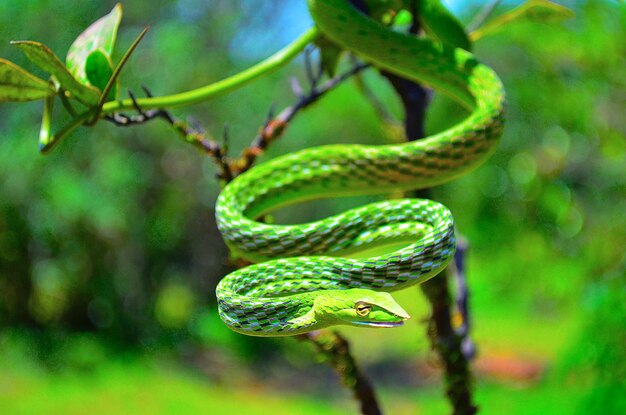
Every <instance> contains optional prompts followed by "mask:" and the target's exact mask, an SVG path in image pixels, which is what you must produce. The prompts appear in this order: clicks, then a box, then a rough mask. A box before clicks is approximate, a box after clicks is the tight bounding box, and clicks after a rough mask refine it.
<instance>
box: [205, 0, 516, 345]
mask: <svg viewBox="0 0 626 415" xmlns="http://www.w3.org/2000/svg"><path fill="white" fill-rule="evenodd" d="M309 9H310V12H311V15H312V17H313V20H314V22H315V25H316V28H317V30H319V31H320V32H321V33H323V35H324V36H326V37H327V38H329V39H330V40H332V41H333V42H335V43H336V44H338V45H340V46H341V47H343V48H345V49H348V50H350V51H352V52H354V53H355V54H357V55H358V56H360V57H361V58H362V59H364V60H365V61H367V62H370V63H372V64H373V65H375V66H377V67H380V68H383V69H385V70H387V71H389V72H392V73H394V74H396V75H399V76H402V77H404V78H407V79H410V80H414V81H419V82H422V83H425V84H427V85H428V86H430V87H432V88H434V89H435V90H437V91H440V92H442V93H445V94H447V95H448V96H450V97H452V98H453V99H455V100H456V101H458V102H459V103H461V104H462V105H464V106H465V107H467V108H468V110H469V112H470V114H469V116H468V117H467V118H466V119H465V120H464V121H462V122H461V123H459V124H457V125H455V126H454V127H452V128H450V129H448V130H446V131H443V132H441V133H438V134H436V135H433V136H430V137H427V138H426V139H423V140H420V141H416V142H408V143H403V144H395V145H380V146H364V145H340V144H337V145H329V146H322V147H315V148H310V149H305V150H302V151H299V152H296V153H292V154H288V155H285V156H282V157H279V158H276V159H273V160H271V161H269V162H266V163H263V164H261V165H259V166H256V167H254V168H253V169H251V170H250V171H248V172H246V173H244V174H242V175H240V176H239V177H237V178H236V179H235V180H233V181H232V182H230V183H229V184H228V185H227V186H226V187H225V188H224V190H223V191H222V193H221V194H220V196H219V198H218V201H217V207H216V216H217V223H218V227H219V229H220V231H221V233H222V235H223V237H224V239H225V241H226V243H227V244H228V245H229V247H230V248H231V249H232V251H233V252H234V253H235V254H237V255H239V256H241V257H243V258H246V259H248V260H250V261H252V262H256V263H257V264H255V265H251V266H249V267H246V268H243V269H240V270H238V271H235V272H233V273H231V274H229V275H228V276H226V277H225V278H224V279H222V280H221V281H220V283H219V284H218V287H217V290H216V294H217V299H218V309H219V314H220V317H221V318H222V320H223V321H224V322H225V323H226V324H227V325H228V326H229V327H230V328H231V329H233V330H235V331H237V332H240V333H243V334H248V335H254V336H289V335H296V334H301V333H305V332H308V331H312V330H317V329H320V328H324V327H328V326H332V325H339V324H344V325H352V326H365V327H393V326H398V325H401V324H402V323H403V322H404V321H405V320H406V319H408V318H409V315H408V314H407V313H406V311H404V310H403V309H402V307H401V306H400V305H398V304H397V303H396V302H395V300H394V299H393V298H392V297H391V295H390V294H389V292H390V291H395V290H399V289H402V288H405V287H407V286H410V285H414V284H419V283H422V282H424V281H426V280H428V279H429V278H432V277H433V276H435V275H437V274H438V273H439V272H440V271H442V270H443V269H444V268H445V267H446V265H447V264H448V263H449V261H450V260H451V258H452V256H453V254H454V251H455V235H454V222H453V219H452V215H451V213H450V211H449V210H448V209H447V208H446V207H445V206H443V205H441V204H439V203H437V202H434V201H430V200H422V199H403V200H389V201H383V202H378V203H373V204H369V205H366V206H362V207H358V208H355V209H353V210H350V211H347V212H344V213H341V214H339V215H336V216H332V217H328V218H326V219H323V220H319V221H316V222H311V223H305V224H299V225H270V224H265V223H262V222H260V221H257V220H256V219H257V218H259V217H261V216H263V215H264V214H266V213H268V212H270V211H272V210H274V209H276V208H278V207H282V206H285V205H289V204H293V203H298V202H302V201H306V200H311V199H315V198H325V197H335V196H346V195H361V194H381V193H385V192H390V191H393V190H410V189H418V188H425V187H430V186H433V185H438V184H441V183H444V182H447V181H449V180H452V179H454V178H456V177H458V176H460V175H462V174H464V173H467V172H468V171H470V170H472V169H474V168H476V167H477V166H479V165H480V164H481V163H483V162H484V161H485V160H486V159H487V158H488V157H489V156H490V155H491V153H492V152H493V151H494V149H495V147H496V145H497V142H498V139H499V137H500V135H501V132H502V126H503V113H504V89H503V86H502V84H501V82H500V80H499V79H498V77H497V75H496V74H495V72H494V71H493V70H492V69H490V68H489V67H487V66H486V65H483V64H481V63H479V62H478V61H477V60H476V58H475V57H474V56H473V55H472V54H471V53H470V52H467V51H465V50H462V49H458V48H457V49H455V48H452V47H449V46H445V45H441V44H437V43H434V42H432V41H430V40H428V39H425V38H416V37H412V36H408V35H405V34H402V33H399V32H396V31H393V30H392V29H390V28H388V27H385V26H384V25H382V24H379V23H378V22H376V21H374V20H372V19H370V18H368V17H367V16H365V15H363V14H362V13H360V12H359V11H358V10H356V9H355V8H354V7H353V6H352V5H351V4H350V3H349V2H348V1H347V0H309ZM389 247H397V249H395V250H393V251H391V252H390V253H389ZM385 248H386V251H385V252H386V253H383V254H377V250H378V251H379V252H382V249H385Z"/></svg>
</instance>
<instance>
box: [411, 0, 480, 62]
mask: <svg viewBox="0 0 626 415" xmlns="http://www.w3.org/2000/svg"><path fill="white" fill-rule="evenodd" d="M417 7H418V10H417V12H418V17H419V20H420V23H421V24H422V27H423V28H424V30H426V32H427V33H428V34H429V35H431V36H432V37H434V38H435V39H438V40H439V41H440V42H441V43H443V44H446V45H450V46H454V47H456V48H461V49H465V50H471V48H472V45H471V42H470V40H469V38H468V36H467V34H466V33H465V29H464V28H463V25H462V24H461V22H459V21H458V20H457V18H456V17H455V16H454V15H453V14H452V13H450V11H449V10H448V9H447V8H446V7H445V6H444V5H443V4H442V3H441V1H440V0H422V1H418V2H417Z"/></svg>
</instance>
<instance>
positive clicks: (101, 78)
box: [85, 49, 119, 101]
mask: <svg viewBox="0 0 626 415" xmlns="http://www.w3.org/2000/svg"><path fill="white" fill-rule="evenodd" d="M85 74H86V75H87V79H88V80H89V83H90V84H91V85H93V86H95V87H96V88H98V89H99V90H100V92H104V90H105V88H106V86H107V83H108V82H109V79H111V75H113V62H111V59H110V58H109V56H108V55H106V54H105V53H104V52H103V51H102V50H100V49H98V50H94V51H93V52H91V53H90V54H89V56H88V57H87V61H86V62H85ZM117 83H118V82H116V83H114V84H113V87H112V88H111V91H110V92H109V94H108V96H107V97H106V99H105V101H111V100H114V99H115V97H116V96H117V95H116V94H117V90H118V89H119V88H117V86H118V85H116V84H117Z"/></svg>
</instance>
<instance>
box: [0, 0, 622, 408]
mask: <svg viewBox="0 0 626 415" xmlns="http://www.w3.org/2000/svg"><path fill="white" fill-rule="evenodd" d="M282 3H285V2H278V1H232V0H228V1H226V0H216V1H194V0H180V1H165V0H163V1H151V2H148V1H132V2H126V3H124V19H123V22H122V27H121V29H120V34H119V37H118V50H117V52H116V55H115V57H116V58H117V59H119V57H120V56H121V53H122V51H123V49H124V48H126V47H127V46H128V45H129V44H130V43H131V42H132V40H133V38H134V37H135V36H136V35H137V34H138V33H139V31H140V30H141V29H142V28H143V27H144V26H145V25H146V24H150V25H152V27H151V29H150V31H149V33H148V35H147V37H146V38H145V40H144V41H143V42H142V43H141V45H140V46H139V49H138V51H137V52H136V54H135V55H134V56H133V57H132V59H131V62H130V63H129V65H128V66H127V68H126V70H125V71H124V73H123V75H122V85H123V91H125V90H126V89H131V90H133V91H135V92H137V93H139V91H140V90H141V85H144V84H145V85H147V86H149V87H150V89H151V90H152V91H153V93H155V94H166V93H172V92H177V91H183V90H187V89H191V88H194V87H197V86H200V85H203V84H207V83H210V82H213V81H216V80H219V79H221V78H223V77H225V76H227V75H229V74H233V73H235V72H236V71H238V70H241V69H243V68H245V67H247V66H249V65H250V64H252V63H254V62H255V61H257V60H258V59H260V58H262V57H264V56H267V55H269V54H270V53H272V52H274V51H275V50H277V49H278V48H280V47H282V46H283V45H285V44H287V43H288V42H289V40H291V39H293V38H294V37H295V36H296V35H297V34H298V33H299V31H300V30H303V29H304V28H306V27H307V25H308V20H307V19H308V17H307V15H306V9H305V7H304V4H299V3H304V2H297V3H298V5H296V2H293V3H292V2H286V3H287V4H289V5H286V4H282ZM114 4H115V3H114V2H111V1H80V2H79V1H74V2H71V1H69V2H68V1H61V0H55V1H43V0H40V1H37V0H25V1H13V0H10V1H3V2H0V56H2V57H4V58H7V59H9V60H11V61H13V62H16V63H18V64H19V65H21V66H24V67H25V68H28V69H29V70H31V71H32V72H33V73H36V74H38V75H39V76H42V77H44V74H43V73H41V72H39V71H38V70H37V69H36V68H34V67H33V66H32V65H31V64H29V63H28V62H27V61H26V59H25V58H24V57H23V56H22V55H21V53H20V52H19V50H17V49H16V48H12V47H10V46H9V45H8V41H9V40H25V39H29V40H37V41H42V42H44V43H46V44H47V45H48V46H50V47H51V48H52V50H53V51H55V52H56V53H57V55H59V56H65V53H66V51H67V48H68V47H69V45H70V44H71V42H72V40H73V39H74V38H75V37H76V36H77V35H78V34H79V33H80V32H81V31H82V30H83V29H84V28H85V27H87V26H88V25H89V24H90V23H91V22H92V21H94V20H95V19H97V18H98V17H100V16H102V15H104V14H106V13H108V11H109V10H110V9H111V8H112V7H113V5H114ZM513 4H514V3H507V2H505V3H504V4H503V5H501V6H500V7H499V8H498V9H497V11H496V14H498V13H501V12H503V11H505V10H507V9H510V8H511V7H512V5H513ZM515 4H517V3H515ZM562 4H566V5H568V6H570V7H572V8H573V9H574V11H575V12H576V17H575V18H574V19H573V20H569V21H567V22H564V23H555V24H536V23H523V24H516V25H511V26H510V27H506V28H505V29H504V30H502V31H500V32H499V33H497V34H494V35H493V36H490V37H487V38H485V39H483V40H480V41H479V42H478V43H477V44H476V53H477V55H478V56H479V57H480V59H481V60H483V61H484V62H486V63H487V64H489V65H490V66H492V67H493V68H495V69H496V71H497V72H498V73H499V74H500V76H501V77H502V79H503V81H504V83H505V85H506V88H507V93H508V102H509V111H508V120H507V125H506V130H505V134H504V137H503V139H502V143H501V145H500V147H499V149H498V151H497V152H496V154H495V155H494V156H493V157H492V158H491V159H490V160H489V161H488V162H487V163H486V164H485V165H484V166H482V167H481V168H480V169H478V170H476V171H475V172H472V173H471V174H468V175H466V176H465V177H463V178H460V179H458V180H456V181H454V182H453V183H450V184H447V185H444V186H441V187H439V188H437V189H435V190H434V195H435V196H436V198H437V199H438V200H441V201H443V202H444V203H445V204H447V205H448V206H449V207H450V208H451V210H452V212H453V213H454V215H455V218H456V220H457V224H458V230H459V232H460V233H461V234H462V235H464V236H465V237H466V238H467V239H468V240H469V241H470V244H471V249H470V252H469V254H468V270H467V273H468V279H469V284H470V289H471V298H470V303H471V312H472V314H471V318H472V328H473V333H472V335H473V338H474V340H475V341H476V343H477V345H478V350H479V355H478V358H477V360H476V361H475V363H474V367H475V371H476V377H477V380H476V383H475V386H476V396H477V400H478V403H479V405H480V406H481V407H482V410H483V412H482V413H485V414H501V413H509V414H535V413H537V414H538V413H541V414H571V413H580V414H589V413H603V414H619V413H626V398H625V397H624V384H623V382H624V378H626V368H625V363H624V361H625V360H626V359H625V358H626V356H625V353H624V345H625V344H626V306H625V303H626V290H625V284H624V282H625V277H626V275H625V265H624V263H625V246H626V213H625V212H626V174H625V173H626V123H625V122H624V118H623V116H624V112H625V110H626V94H625V93H624V91H625V90H626V70H625V69H624V68H626V7H625V6H624V5H623V4H621V5H620V3H619V2H616V1H608V0H607V1H577V2H568V3H566V2H563V3H562ZM455 10H456V11H457V12H458V15H459V16H460V17H461V18H462V20H463V21H465V22H467V21H469V20H471V17H472V16H473V15H474V13H475V9H474V8H473V7H472V6H471V5H470V6H467V7H458V8H457V9H455ZM343 68H344V69H345V66H343ZM290 77H296V78H298V79H299V80H300V81H301V83H302V84H303V85H304V86H306V77H305V74H304V70H303V66H302V61H301V60H298V61H296V62H295V63H294V64H292V65H290V66H289V67H287V68H285V69H283V70H281V71H279V72H277V73H275V74H272V75H270V76H268V77H265V78H263V79H261V80H260V81H258V82H255V83H253V84H252V85H250V86H248V87H246V88H244V89H242V90H239V91H236V92H234V93H232V94H230V95H228V96H226V97H223V98H220V99H217V100H212V101H209V102H206V103H203V104H201V105H196V106H193V107H190V108H184V109H179V110H176V111H175V113H176V115H178V116H180V117H183V118H186V119H189V120H194V122H198V123H199V124H201V125H202V126H204V127H205V128H207V129H208V130H209V131H211V132H213V133H214V135H215V136H216V137H217V139H218V140H219V139H221V138H220V137H221V135H222V130H223V128H224V124H228V126H229V131H230V139H229V145H230V153H231V154H233V155H236V154H238V153H239V151H240V150H241V149H243V148H244V147H245V146H246V145H247V144H248V143H249V142H250V141H251V140H252V138H253V137H254V135H255V134H256V132H257V130H258V128H259V126H260V125H262V123H263V121H264V119H265V117H266V114H267V112H268V109H269V108H270V106H271V105H272V104H275V105H276V108H279V109H280V108H283V107H284V106H287V105H290V104H291V103H293V102H294V100H295V98H294V96H293V94H292V93H291V92H290V87H289V82H288V80H289V78H290ZM364 79H365V81H366V82H367V84H368V85H369V86H370V87H371V88H372V89H373V90H374V92H375V93H376V94H377V95H378V96H379V97H380V99H381V100H382V101H383V102H384V103H385V105H387V106H388V107H389V109H390V111H391V112H392V113H393V114H395V115H396V116H400V113H401V111H400V105H399V102H398V101H397V98H396V97H395V96H394V94H393V92H392V90H391V89H390V87H389V86H388V85H387V84H386V82H385V80H384V79H383V78H381V77H380V76H379V75H378V74H377V73H376V72H375V71H368V73H366V74H365V76H364ZM40 115H41V103H39V102H36V103H28V104H3V105H1V106H0V408H7V411H2V412H3V413H46V414H47V413H64V414H65V413H85V412H90V413H94V414H97V413H107V414H109V413H139V412H141V413H197V412H200V411H204V412H205V413H211V414H227V413H233V412H234V411H240V412H244V411H245V412H248V413H253V414H314V413H321V412H322V411H324V412H325V413H328V414H335V413H336V414H345V413H354V412H355V411H356V406H355V403H354V402H353V401H352V400H351V398H350V396H349V393H348V392H347V391H346V390H345V389H343V388H342V387H340V386H339V385H338V383H337V380H336V379H335V377H334V375H333V373H332V372H331V371H330V369H328V368H327V367H326V366H325V365H323V364H322V365H319V364H318V363H317V361H316V357H315V355H314V353H313V352H312V351H311V350H310V347H309V345H307V344H303V343H299V342H297V341H295V340H291V339H278V340H276V339H254V338H248V337H244V336H240V335H237V334H234V333H232V332H230V331H229V330H228V329H226V328H225V327H224V326H223V325H222V324H221V322H220V321H219V319H218V318H217V314H216V310H215V300H214V294H213V290H214V287H215V285H216V283H217V281H219V279H220V278H221V277H222V276H223V275H224V274H225V273H226V272H227V271H228V269H229V263H228V259H227V258H228V253H227V250H226V248H225V247H224V246H223V243H222V240H221V238H220V236H219V234H218V232H217V229H216V228H215V223H214V219H213V214H214V212H213V206H214V203H215V198H216V196H217V193H218V191H219V185H218V183H217V181H216V179H215V174H216V172H217V169H216V167H215V166H214V165H213V163H212V162H211V160H210V159H208V158H207V157H203V156H202V154H200V153H198V152H197V151H196V150H195V149H193V148H192V147H191V146H189V145H186V144H184V143H183V142H181V141H180V140H179V139H178V138H177V136H176V135H175V133H174V132H173V131H172V130H171V129H170V128H169V127H168V126H167V125H166V124H164V123H162V122H160V121H155V122H153V123H149V124H147V125H142V126H138V127H133V128H116V127H114V126H113V125H111V124H108V123H104V122H102V123H99V124H98V125H97V126H95V127H94V128H91V129H81V130H79V131H78V132H77V133H75V134H74V135H72V136H71V137H69V138H68V139H67V140H66V141H65V142H63V143H62V144H61V145H60V146H59V147H58V148H57V149H55V151H53V152H52V153H51V154H50V155H48V156H45V157H44V156H41V155H39V154H38V151H37V134H38V123H39V120H40ZM462 115H463V113H462V111H461V110H460V109H459V108H458V107H457V106H456V105H455V104H453V103H451V102H449V101H447V100H445V99H443V98H441V97H438V96H436V97H435V99H434V102H433V104H432V106H431V111H430V113H429V118H428V122H427V129H428V132H436V131H439V130H441V129H443V128H446V127H447V126H450V125H453V124H454V123H455V122H457V121H458V120H459V119H460V117H462ZM396 134H397V132H396V130H395V129H394V128H392V127H389V126H385V125H384V124H382V123H381V122H380V120H379V119H378V118H377V116H376V114H375V112H374V110H373V109H372V107H371V105H370V104H369V103H368V101H367V100H366V99H364V98H363V96H362V95H360V93H359V91H358V89H357V88H356V87H355V85H354V83H352V82H347V83H346V84H345V85H342V86H341V87H340V88H339V89H337V90H336V91H334V92H332V93H331V94H329V95H328V96H326V97H325V98H324V99H323V100H322V101H320V102H319V103H318V104H317V105H315V106H314V107H312V108H310V109H308V110H307V111H306V112H304V113H302V114H301V115H299V116H298V117H297V118H296V120H295V121H294V122H293V123H292V124H291V125H290V126H289V130H288V132H287V134H286V135H285V136H284V137H283V138H281V139H280V141H278V142H276V143H274V144H273V145H272V146H271V148H270V150H269V151H268V152H267V153H266V154H265V155H264V156H263V157H262V158H261V161H262V160H264V159H268V158H271V157H275V156H277V155H279V154H284V153H288V152H291V151H295V150H297V149H300V148H304V147H309V146H313V145H318V144H323V143H338V142H341V143H347V142H358V143H384V142H389V141H390V140H393V139H394V138H397V137H396ZM364 200H365V199H363V198H361V199H345V200H331V201H323V202H315V203H312V204H310V205H304V206H298V207H297V208H295V209H285V210H284V211H282V212H280V213H279V214H277V219H278V220H280V221H285V222H295V221H299V222H303V221H307V220H311V219H315V218H319V217H322V216H326V215H328V214H331V213H332V212H338V211H341V210H343V209H345V208H346V207H350V206H354V205H357V204H359V203H362V202H363V201H364ZM397 298H398V300H399V302H400V303H401V304H402V305H403V306H405V308H406V309H407V310H408V311H409V312H410V313H411V314H412V315H413V316H414V318H413V319H412V320H411V322H410V323H409V324H407V325H406V326H405V327H403V328H400V329H395V330H344V329H342V330H341V331H342V333H344V334H345V335H346V336H347V337H348V338H349V339H350V340H351V341H352V346H353V349H354V352H355V355H356V357H357V359H358V360H359V362H361V363H362V364H363V366H364V367H365V369H366V371H367V373H368V374H369V375H370V377H371V378H372V380H373V381H374V384H375V386H376V387H377V389H378V392H379V395H380V398H381V401H382V405H383V407H384V409H385V410H386V411H387V413H390V414H394V415H395V414H414V413H429V414H444V413H447V412H448V411H449V408H448V406H447V405H448V404H447V403H446V401H445V399H444V398H443V396H442V393H443V392H442V387H441V384H440V383H441V381H440V372H439V369H438V365H437V363H436V359H435V356H434V354H433V352H432V351H431V350H430V346H429V342H428V339H427V336H426V326H425V324H424V319H425V318H426V317H427V316H428V312H429V311H428V307H427V305H426V302H425V299H424V298H423V297H422V295H421V293H420V291H419V290H417V289H408V290H405V291H404V292H402V293H399V295H398V296H397Z"/></svg>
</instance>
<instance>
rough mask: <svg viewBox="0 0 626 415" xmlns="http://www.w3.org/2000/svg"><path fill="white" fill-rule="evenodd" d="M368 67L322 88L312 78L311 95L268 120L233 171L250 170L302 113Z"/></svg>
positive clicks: (353, 70)
mask: <svg viewBox="0 0 626 415" xmlns="http://www.w3.org/2000/svg"><path fill="white" fill-rule="evenodd" d="M368 67H369V65H367V64H364V63H358V64H356V65H354V66H353V67H352V68H351V69H350V70H348V71H347V72H345V73H343V74H341V75H338V76H336V77H334V78H331V79H329V80H328V81H326V82H325V83H323V84H322V85H320V86H315V82H317V81H315V80H316V79H317V77H316V76H313V77H312V78H310V79H312V80H313V81H314V82H313V84H312V85H311V89H310V91H309V93H307V94H306V95H300V96H299V98H298V101H297V102H296V103H295V104H293V105H291V106H289V107H287V108H285V109H283V110H282V111H281V112H280V113H279V114H278V115H277V116H275V117H273V118H271V119H268V120H266V122H265V124H264V125H263V127H261V128H260V129H259V133H258V134H257V135H256V137H254V139H253V140H252V142H251V143H250V145H249V146H248V147H247V148H245V149H244V150H243V151H242V153H241V155H240V157H239V159H238V160H236V161H235V162H234V163H233V170H234V171H235V172H236V174H241V173H243V172H245V171H247V170H249V169H250V168H251V167H252V165H253V164H254V162H255V161H256V159H257V157H258V156H260V155H261V154H263V152H264V151H265V150H266V149H267V146H268V145H270V143H272V142H273V141H275V140H276V139H277V138H279V137H280V136H282V135H283V133H284V132H285V129H286V128H287V126H288V124H289V123H290V122H291V121H292V120H293V118H294V117H295V116H296V115H297V114H298V113H299V112H300V111H302V110H303V109H305V108H307V107H308V106H310V105H311V104H313V103H315V102H317V100H319V99H320V98H321V97H322V96H323V95H324V94H326V93H327V92H329V91H331V90H333V89H334V88H336V87H337V86H339V85H340V84H341V83H342V82H344V81H345V80H346V79H348V78H350V77H351V76H353V75H355V74H357V73H359V72H361V71H362V70H364V69H366V68H368ZM294 85H298V84H297V83H294V82H293V81H292V89H295V90H296V91H301V90H302V88H301V87H300V86H299V85H298V86H294Z"/></svg>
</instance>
